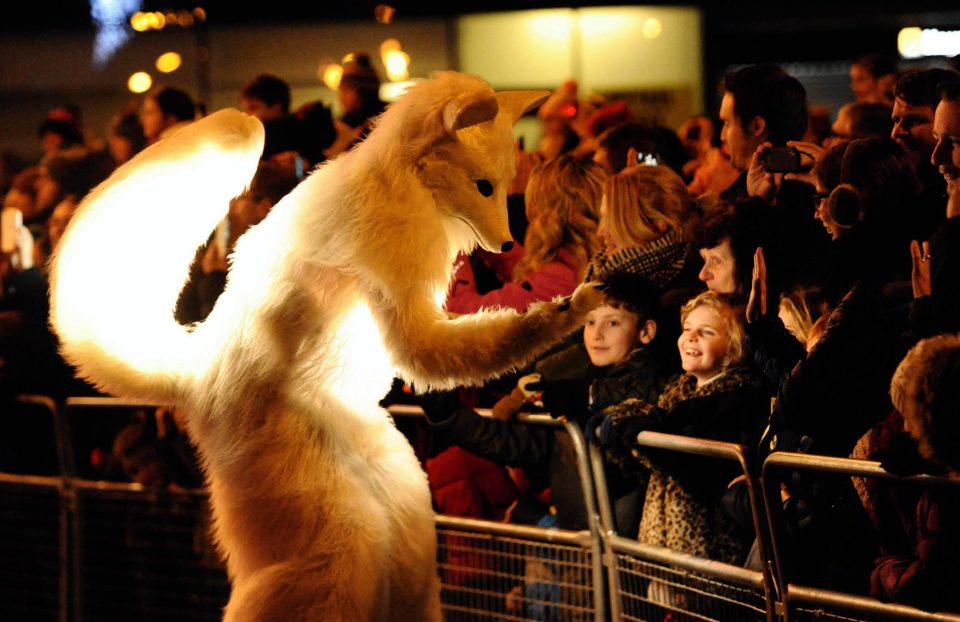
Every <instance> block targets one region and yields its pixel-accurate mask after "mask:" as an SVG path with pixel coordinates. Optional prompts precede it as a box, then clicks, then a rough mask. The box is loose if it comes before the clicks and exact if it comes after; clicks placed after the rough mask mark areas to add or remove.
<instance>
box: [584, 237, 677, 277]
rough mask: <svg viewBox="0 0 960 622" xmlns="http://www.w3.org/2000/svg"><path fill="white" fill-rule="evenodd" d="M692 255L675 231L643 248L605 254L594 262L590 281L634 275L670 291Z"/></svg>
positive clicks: (591, 264) (588, 270) (591, 263)
mask: <svg viewBox="0 0 960 622" xmlns="http://www.w3.org/2000/svg"><path fill="white" fill-rule="evenodd" d="M689 252H690V244H688V243H687V242H685V241H684V239H683V235H682V234H681V233H680V231H678V230H676V229H674V230H671V231H669V232H667V233H665V234H663V235H662V236H660V237H659V238H657V239H656V240H654V241H653V242H650V243H648V244H645V245H643V246H637V247H632V248H624V249H622V250H619V251H617V252H616V253H615V254H614V255H612V256H607V255H606V254H605V253H604V252H603V251H601V252H599V253H597V254H596V255H595V256H594V257H593V259H591V260H590V266H589V267H588V268H587V277H586V280H587V281H595V280H602V279H603V278H604V277H605V276H606V275H608V274H610V273H611V272H632V273H634V274H639V275H641V276H644V277H646V278H647V279H649V280H650V281H652V282H653V283H654V284H655V285H656V286H657V287H661V288H662V287H666V286H667V285H669V284H670V282H671V281H673V280H674V279H675V278H676V277H677V275H678V274H680V271H681V270H682V269H683V264H684V262H685V261H686V259H687V255H688V254H689Z"/></svg>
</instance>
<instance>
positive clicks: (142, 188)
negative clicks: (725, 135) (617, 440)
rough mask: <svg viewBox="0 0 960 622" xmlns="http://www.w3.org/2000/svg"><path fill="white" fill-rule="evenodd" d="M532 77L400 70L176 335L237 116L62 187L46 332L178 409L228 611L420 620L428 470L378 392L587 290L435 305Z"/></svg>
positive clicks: (507, 152) (468, 352) (243, 163)
mask: <svg viewBox="0 0 960 622" xmlns="http://www.w3.org/2000/svg"><path fill="white" fill-rule="evenodd" d="M544 95H546V93H529V92H507V93H497V94H494V92H493V90H492V89H491V88H490V86H489V85H488V84H487V83H486V82H484V81H482V80H480V79H479V78H475V77H471V76H466V75H463V74H458V73H454V72H443V73H440V74H437V75H436V76H435V77H433V78H432V79H430V80H426V81H424V82H422V83H420V84H419V85H417V86H415V87H413V88H412V89H411V90H410V92H409V93H408V94H407V95H406V96H404V97H403V98H402V99H401V100H400V101H398V102H397V103H396V104H394V105H393V106H391V107H390V108H389V109H388V111H387V112H386V113H385V114H384V115H383V116H382V117H381V119H380V121H379V122H378V124H377V126H376V128H375V129H374V131H373V132H372V133H371V135H370V136H369V137H368V138H367V140H366V141H364V142H363V143H361V144H360V145H359V146H358V147H357V148H356V149H354V150H352V151H350V152H349V153H347V154H344V155H343V156H341V157H339V158H338V159H336V160H333V161H332V162H329V163H327V164H325V165H324V166H322V167H320V168H318V169H317V170H316V171H314V172H313V173H312V174H311V175H310V176H309V177H308V178H307V179H306V180H305V181H304V182H303V183H301V184H300V185H299V186H298V187H297V188H296V189H295V190H294V191H293V192H292V193H291V194H290V195H289V196H287V197H286V198H284V199H283V200H282V201H281V202H280V203H278V204H277V205H276V206H275V207H274V209H273V211H272V212H271V213H270V215H269V216H268V217H267V218H266V219H265V220H264V221H263V222H262V223H261V224H260V225H257V226H256V227H254V228H253V229H251V230H250V231H249V232H248V233H247V234H246V235H244V236H243V238H242V239H241V240H240V241H239V243H238V245H237V249H236V251H235V253H234V254H233V256H232V266H231V270H230V274H229V280H228V284H227V288H226V290H225V291H224V293H223V295H222V296H221V298H220V300H219V301H218V303H217V305H216V307H215V308H214V310H213V312H212V313H211V314H210V316H209V318H208V319H207V320H206V321H205V322H203V323H202V324H200V325H198V326H196V327H194V329H193V330H187V329H184V328H182V327H180V326H178V325H177V324H176V323H175V322H174V321H173V318H172V307H173V305H174V304H175V301H176V298H177V294H178V292H179V290H180V288H181V287H182V285H183V282H184V280H185V278H186V275H187V267H188V265H189V263H190V260H191V259H192V257H193V254H194V252H195V249H196V248H197V247H198V246H199V245H200V244H202V243H203V241H204V240H205V239H206V238H207V236H208V235H209V232H210V231H211V230H212V229H213V227H214V226H215V223H216V222H217V221H218V220H219V219H220V218H222V216H223V214H224V213H225V211H226V207H227V203H228V200H229V199H230V198H231V197H233V196H235V195H236V194H238V193H239V192H240V191H241V190H242V188H243V185H244V184H245V183H247V181H248V180H249V179H250V177H251V176H252V175H253V172H254V170H255V168H256V164H257V159H258V157H259V153H260V150H261V148H262V142H263V130H262V126H261V125H260V124H259V122H258V121H256V120H255V119H253V118H252V117H248V116H246V115H244V114H242V113H239V112H236V111H228V110H224V111H220V112H217V113H215V114H212V115H210V116H209V117H207V118H205V119H202V120H200V121H198V122H196V123H194V124H192V125H191V126H189V127H187V128H185V129H184V130H182V131H181V132H179V133H177V134H175V135H174V136H172V137H170V138H168V139H166V140H164V141H161V142H160V143H158V144H157V145H155V146H153V147H150V148H149V149H147V150H146V151H145V152H143V153H142V154H140V155H139V156H138V157H137V158H135V159H134V160H133V161H131V162H130V163H128V164H127V165H125V166H123V167H122V168H120V169H119V170H118V171H117V172H116V173H115V174H114V175H113V176H112V177H111V178H110V179H108V180H107V181H106V182H104V184H103V185H102V186H101V187H99V188H98V189H97V190H95V191H94V192H93V193H92V194H91V195H90V196H89V197H88V198H87V199H86V200H85V201H84V203H83V205H82V206H81V208H80V210H79V212H78V213H77V215H76V217H75V219H74V222H73V223H72V224H71V225H70V227H69V229H68V231H67V233H66V236H65V237H64V240H63V243H62V244H61V248H59V249H58V252H57V254H56V256H55V258H54V261H53V270H52V277H53V279H52V288H51V291H52V294H51V296H52V318H53V323H54V326H55V327H56V329H57V331H58V333H59V335H60V337H61V340H62V344H63V352H64V354H65V356H66V357H67V358H68V359H69V360H70V361H71V362H72V363H74V364H75V365H76V366H77V368H78V369H79V371H80V373H81V374H82V375H83V376H84V377H86V378H88V379H90V380H92V381H94V382H96V383H97V384H98V385H100V386H101V387H103V388H104V389H106V390H108V391H110V392H112V393H115V394H118V395H125V396H128V397H135V398H141V399H145V400H150V401H153V402H156V403H163V404H168V403H176V404H179V405H181V406H183V407H184V408H185V409H186V411H187V412H188V413H189V430H190V434H191V436H192V438H193V439H194V441H195V442H196V443H197V445H198V447H199V449H200V451H201V455H202V457H203V460H204V467H205V469H206V473H207V479H208V483H209V488H210V493H211V500H212V504H213V508H214V514H215V518H216V521H215V524H216V531H217V535H218V539H219V542H220V545H221V549H222V551H223V552H224V554H225V556H226V560H227V566H228V571H229V574H230V577H231V581H232V583H233V593H232V595H231V598H230V602H229V604H228V606H227V609H226V612H225V619H226V620H231V621H241V620H242V621H276V620H291V621H294V620H304V621H306V620H344V621H350V622H355V621H362V620H439V619H440V618H441V614H440V604H439V581H438V578H437V574H436V562H435V555H436V543H435V532H434V526H433V514H432V510H431V500H430V493H429V489H428V486H427V482H426V477H425V475H424V473H423V471H422V470H421V469H420V467H419V464H418V461H417V459H416V457H415V456H414V454H413V451H412V449H411V448H410V446H409V444H408V443H407V442H406V441H405V439H404V438H403V436H402V435H401V434H400V433H399V432H398V431H397V430H396V428H395V427H394V426H393V425H392V423H391V421H390V419H389V417H388V416H387V415H386V413H385V412H384V411H383V410H382V409H381V408H379V407H378V405H377V403H378V401H379V399H380V398H381V397H382V396H383V395H384V394H385V392H386V390H387V388H388V387H389V384H390V381H391V378H392V377H393V376H394V375H395V374H397V373H399V374H401V375H402V376H403V377H405V378H407V379H408V380H411V381H413V382H415V383H416V385H417V386H418V387H419V388H420V389H424V388H426V387H430V386H433V387H452V386H455V385H457V384H462V383H476V382H479V381H482V380H484V379H486V378H489V377H491V376H495V375H497V374H500V373H502V372H504V371H506V370H508V369H511V368H514V367H516V366H518V365H520V364H523V363H525V362H526V361H528V360H529V359H531V358H532V357H533V356H535V355H536V354H537V353H539V352H540V351H542V350H543V349H544V348H546V347H547V346H549V345H550V344H551V343H553V342H555V341H557V340H559V339H560V338H562V337H563V336H564V335H566V334H568V333H569V332H570V331H572V330H573V329H575V328H576V327H577V326H578V325H579V324H580V323H581V321H582V318H583V316H584V315H585V313H586V311H587V310H589V309H590V308H592V307H593V306H594V305H595V303H596V302H597V297H598V295H597V293H596V292H595V291H594V290H593V289H592V288H590V287H581V288H580V289H578V291H577V293H576V294H575V295H574V297H573V299H572V301H570V303H569V304H568V305H562V306H561V305H559V304H558V303H557V302H555V303H540V304H538V305H536V306H534V307H532V308H531V309H530V310H528V311H527V312H526V313H524V314H517V313H515V312H512V311H503V310H500V311H485V312H483V313H480V314H476V315H472V316H465V317H461V318H458V319H455V320H451V319H448V318H447V317H446V315H445V314H444V313H443V311H442V309H441V307H440V306H439V305H438V302H437V301H438V299H441V298H442V296H443V293H444V292H445V290H446V285H447V283H448V280H449V277H450V270H451V266H452V260H453V258H454V257H455V255H456V253H457V252H459V251H461V250H469V249H470V248H472V247H473V246H474V245H475V244H476V243H478V242H479V243H480V244H483V245H484V246H486V247H487V248H491V249H493V250H498V249H499V247H500V245H501V244H502V243H504V242H506V241H508V240H509V239H510V235H509V230H508V228H507V216H506V189H507V187H508V185H509V183H510V181H511V179H512V178H513V175H514V173H515V169H514V166H515V165H514V156H513V136H512V131H511V127H512V125H513V123H514V122H515V121H516V119H517V118H518V117H519V115H520V114H522V113H523V112H524V110H525V109H527V108H529V107H530V106H531V105H534V104H536V103H537V102H538V101H539V100H542V98H543V96H544ZM480 179H484V180H488V181H489V182H490V183H491V184H492V188H493V189H494V192H493V194H492V196H489V197H484V196H483V195H482V193H481V192H480V191H479V190H478V185H477V181H478V180H480ZM111 227H112V228H111ZM567 307H569V309H567Z"/></svg>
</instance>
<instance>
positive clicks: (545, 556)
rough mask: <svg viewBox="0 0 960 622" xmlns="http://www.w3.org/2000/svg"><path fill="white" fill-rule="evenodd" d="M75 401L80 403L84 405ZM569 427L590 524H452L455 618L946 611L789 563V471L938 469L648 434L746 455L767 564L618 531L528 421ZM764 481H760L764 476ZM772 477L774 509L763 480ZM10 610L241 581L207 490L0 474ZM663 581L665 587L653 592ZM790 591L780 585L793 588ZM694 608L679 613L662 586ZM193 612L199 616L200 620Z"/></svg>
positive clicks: (198, 607)
mask: <svg viewBox="0 0 960 622" xmlns="http://www.w3.org/2000/svg"><path fill="white" fill-rule="evenodd" d="M24 403H28V404H31V405H40V406H42V407H43V408H44V409H46V410H47V411H49V413H50V416H52V417H53V418H54V421H55V423H56V426H55V429H56V430H57V440H58V444H59V445H61V447H60V454H59V455H60V459H61V462H62V464H63V465H65V466H64V468H65V469H68V468H69V466H70V460H71V459H72V456H70V455H69V449H65V448H64V446H70V442H69V439H68V438H67V437H66V434H65V432H66V431H69V430H68V428H67V426H65V425H62V424H63V422H62V421H61V420H62V419H63V417H62V414H61V413H60V411H58V410H57V408H56V406H55V405H53V403H52V402H49V403H48V402H46V401H44V400H43V399H40V400H36V399H32V398H27V399H26V400H25V401H24ZM69 406H70V407H71V408H70V413H71V415H70V416H74V417H76V416H78V415H77V414H76V413H78V412H80V411H81V410H82V409H83V408H99V407H111V408H113V407H124V408H126V407H136V406H140V407H142V406H145V405H144V404H139V403H132V402H128V401H125V400H115V399H111V398H107V399H105V400H104V398H93V399H89V398H84V399H82V400H71V402H70V404H69ZM74 407H75V408H74ZM390 410H391V412H392V414H393V415H394V416H407V415H410V416H414V415H416V416H419V415H420V413H421V411H420V410H419V408H417V407H401V408H396V407H392V408H391V409H390ZM526 423H527V425H542V426H548V427H551V428H553V429H554V430H555V431H556V432H557V433H566V434H569V435H570V439H571V441H572V444H573V446H574V449H575V450H576V453H577V456H578V469H579V472H580V478H581V480H582V481H583V484H582V485H583V492H584V504H585V507H586V509H587V515H588V517H590V525H589V528H588V529H587V530H584V531H565V530H562V529H554V528H548V529H544V528H538V527H525V526H521V525H509V524H503V523H496V522H490V521H478V520H470V519H464V518H456V517H449V516H438V517H437V533H438V538H439V546H438V558H439V563H440V571H441V573H442V578H443V600H444V612H445V615H446V616H447V620H448V621H453V620H480V619H485V620H497V621H499V620H542V619H557V620H598V621H603V620H607V619H609V620H647V621H649V620H654V619H656V620H661V619H664V618H665V616H670V618H672V619H683V620H688V619H689V620H723V621H728V620H767V621H773V620H777V621H781V620H782V621H783V622H794V621H797V620H800V621H804V622H805V621H807V620H835V621H838V622H839V621H869V622H872V621H874V620H876V621H878V622H880V621H889V620H924V621H927V620H930V621H933V620H937V621H944V622H946V621H951V622H960V614H941V613H931V612H926V611H921V610H918V609H914V608H912V607H907V606H903V605H896V604H891V603H884V602H880V601H878V600H875V599H872V598H867V597H863V596H858V595H854V594H850V593H842V592H836V591H829V590H824V589H817V588H813V587H810V586H805V585H800V584H798V583H796V582H791V581H790V577H788V576H786V573H785V571H784V564H783V563H782V560H781V557H782V551H781V550H780V548H779V547H780V544H779V543H780V542H781V538H782V534H781V531H780V530H781V527H782V519H783V517H782V515H781V510H782V507H781V504H780V497H779V479H780V478H779V477H778V473H779V472H785V471H796V470H800V471H811V472H820V473H823V474H831V475H833V476H835V477H847V478H849V477H851V476H859V477H873V478H881V479H887V480H896V481H903V482H910V483H915V484H919V485H924V486H930V485H936V486H941V485H942V486H951V487H954V488H960V482H958V481H955V480H947V479H945V478H934V477H929V476H914V477H899V476H895V475H891V474H889V473H887V472H886V471H884V470H883V469H882V468H881V467H880V466H879V465H878V464H877V463H872V462H864V461H857V460H846V459H839V458H826V457H821V456H811V455H799V454H783V453H775V454H772V455H771V456H770V457H768V459H767V461H766V462H765V463H764V465H763V473H762V477H761V478H759V479H758V478H757V477H756V476H755V474H754V473H753V472H752V471H751V465H750V463H749V461H748V460H747V459H746V455H747V454H746V450H745V448H743V447H741V446H738V445H732V444H728V443H720V442H714V441H704V440H698V439H690V438H685V437H676V436H671V435H665V434H657V433H652V432H644V433H642V434H641V435H640V436H639V437H638V441H639V443H640V444H641V445H642V446H645V447H650V448H657V449H660V450H667V451H675V452H682V453H689V454H695V455H698V456H706V457H712V458H715V459H719V460H726V461H732V462H735V463H738V464H739V465H740V468H741V469H742V471H743V473H744V474H745V475H746V476H747V477H746V483H747V492H748V496H749V500H750V502H751V511H752V513H753V519H754V526H755V529H756V531H757V533H758V536H759V537H758V545H759V547H760V553H761V557H762V558H763V560H764V562H765V566H764V570H763V571H762V572H761V571H755V570H749V569H745V568H740V567H736V566H731V565H729V564H724V563H721V562H717V561H711V560H708V559H703V558H699V557H695V556H691V555H685V554H682V553H678V552H676V551H671V550H668V549H664V548H660V547H655V546H648V545H643V544H640V543H638V542H636V541H633V540H631V539H627V538H624V537H622V536H620V535H618V534H617V533H616V532H615V530H614V529H613V525H614V522H613V516H612V511H611V507H610V501H609V499H608V498H607V495H606V494H605V491H606V482H605V477H604V467H603V462H602V457H601V456H600V455H599V452H598V451H597V450H596V448H594V447H590V448H589V449H588V448H587V446H586V444H585V443H584V441H583V438H582V435H581V434H580V430H579V429H578V428H577V427H576V426H575V425H573V424H570V423H567V422H565V421H558V420H554V419H552V418H550V417H547V416H531V417H527V418H526ZM756 482H760V483H759V484H756V486H755V483H756ZM760 485H762V486H763V502H764V504H763V505H762V506H761V505H760V503H759V495H758V494H757V490H756V488H757V487H759V486H760ZM0 498H2V502H0V547H2V548H0V559H3V560H4V564H3V565H2V566H0V619H3V620H6V619H10V620H26V621H32V620H58V621H59V622H68V620H69V621H72V622H84V621H86V620H91V621H92V620H97V621H99V620H120V619H123V620H130V619H142V620H150V619H158V620H159V619H160V618H170V617H171V616H175V617H178V618H185V619H193V620H217V619H219V616H220V610H221V607H222V606H223V604H224V603H225V602H226V599H227V597H228V593H229V586H228V584H227V581H226V577H225V575H224V573H223V570H222V568H221V567H220V566H219V559H218V558H217V556H216V554H215V553H214V552H213V551H212V549H211V548H209V545H210V543H209V541H207V542H205V543H204V542H203V537H202V535H201V534H207V533H208V530H207V529H206V526H205V525H204V524H203V521H202V520H201V517H203V516H206V510H205V502H206V495H205V494H204V493H203V492H202V491H183V492H176V493H170V492H151V491H146V490H143V489H142V488H141V487H140V486H138V485H126V484H108V483H104V482H92V481H85V480H80V479H76V478H73V477H30V476H12V475H7V474H2V473H0ZM652 586H661V587H652ZM778 586H779V587H778ZM658 590H660V591H661V592H662V591H663V590H666V591H667V592H670V593H671V596H672V600H673V601H674V602H676V600H677V599H676V596H677V594H682V595H683V597H682V598H681V599H680V600H681V601H682V603H683V606H682V607H673V608H672V609H671V607H665V606H664V604H665V602H664V597H663V594H662V593H660V592H658ZM191 616H192V617H191Z"/></svg>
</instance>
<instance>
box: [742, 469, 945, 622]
mask: <svg viewBox="0 0 960 622" xmlns="http://www.w3.org/2000/svg"><path fill="white" fill-rule="evenodd" d="M794 471H795V472H806V473H808V474H814V475H817V474H819V475H820V476H824V475H826V476H832V477H838V476H839V477H846V478H851V477H862V478H874V479H878V480H885V481H891V482H900V483H903V484H908V485H917V486H921V487H923V488H928V487H931V486H938V487H949V488H950V489H952V491H953V492H955V493H956V494H958V495H960V480H956V479H948V478H944V477H933V476H929V475H913V476H900V475H895V474H891V473H889V472H887V471H886V470H884V469H883V468H882V467H881V466H880V463H878V462H870V461H865V460H853V459H849V458H834V457H828V456H817V455H810V454H792V453H785V452H775V453H773V454H771V455H770V456H768V457H767V459H766V460H765V461H764V464H763V469H762V476H761V482H762V487H763V498H764V505H765V507H766V512H767V516H768V521H769V526H770V531H771V538H772V545H773V546H772V555H773V559H772V561H774V562H775V566H776V571H777V573H778V576H779V582H780V584H781V585H782V586H783V590H782V592H783V593H782V595H781V604H782V607H781V614H782V616H783V619H784V621H785V622H796V621H807V620H818V621H819V620H826V621H832V620H836V621H843V622H845V621H848V620H857V621H867V622H874V621H876V622H881V621H891V620H911V621H912V620H918V621H919V620H924V621H932V620H937V621H941V622H947V621H950V622H960V612H958V613H931V612H927V611H922V610H920V609H916V608H913V607H909V606H905V605H900V604H894V603H887V602H881V601H879V600H877V599H874V598H869V597H865V596H860V595H856V594H850V593H843V592H836V591H830V590H827V589H820V588H814V587H810V586H804V585H800V584H798V583H796V582H795V581H794V579H793V577H791V576H790V574H791V573H790V570H789V566H790V564H789V563H788V560H787V559H785V557H786V556H787V555H788V554H787V552H786V549H787V547H786V544H785V538H786V537H787V536H786V529H785V518H784V512H783V504H782V498H781V487H780V486H781V482H782V481H783V479H784V478H783V477H782V475H783V474H785V473H787V472H794ZM957 563H960V561H958V562H957Z"/></svg>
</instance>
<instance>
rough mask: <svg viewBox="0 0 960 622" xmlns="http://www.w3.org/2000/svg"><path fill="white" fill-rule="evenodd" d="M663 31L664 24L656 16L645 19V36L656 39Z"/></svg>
mask: <svg viewBox="0 0 960 622" xmlns="http://www.w3.org/2000/svg"><path fill="white" fill-rule="evenodd" d="M661 32H663V24H661V23H660V20H659V19H657V18H656V17H650V18H647V19H645V20H644V21H643V36H644V37H646V38H647V39H656V38H657V37H659V36H660V33H661Z"/></svg>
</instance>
